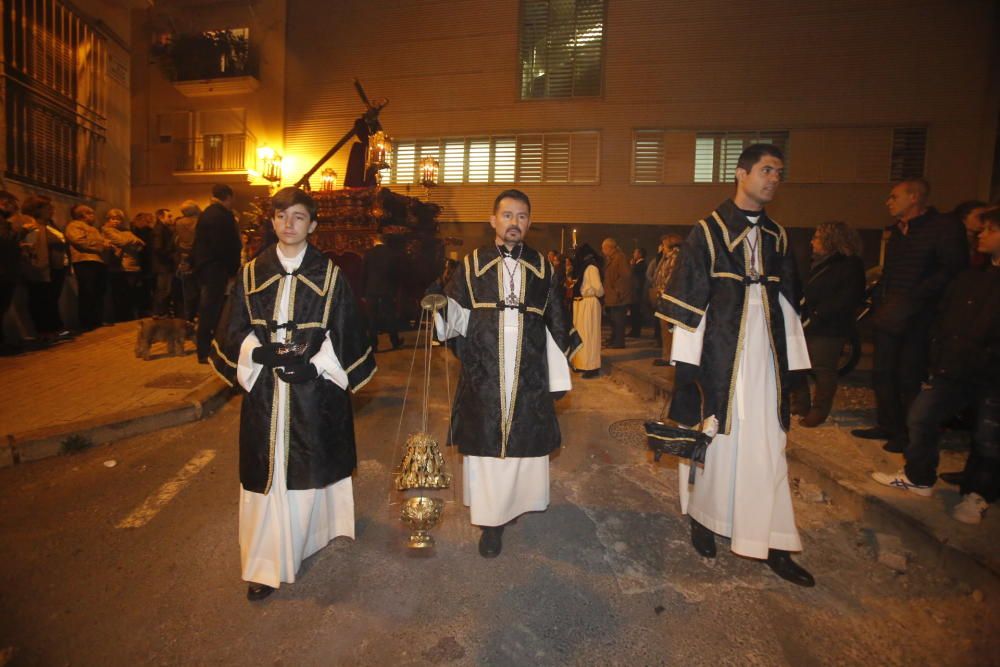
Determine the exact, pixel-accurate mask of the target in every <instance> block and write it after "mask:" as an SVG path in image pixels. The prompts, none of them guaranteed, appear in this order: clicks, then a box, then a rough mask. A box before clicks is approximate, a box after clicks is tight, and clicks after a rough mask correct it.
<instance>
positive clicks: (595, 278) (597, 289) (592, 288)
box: [580, 264, 604, 298]
mask: <svg viewBox="0 0 1000 667" xmlns="http://www.w3.org/2000/svg"><path fill="white" fill-rule="evenodd" d="M580 296H596V297H598V298H600V297H602V296H604V285H602V284H601V272H600V271H599V270H598V269H597V267H596V266H594V265H593V264H591V265H590V266H588V267H587V268H586V269H585V270H584V272H583V284H582V285H580Z"/></svg>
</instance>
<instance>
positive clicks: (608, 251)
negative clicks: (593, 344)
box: [601, 238, 632, 349]
mask: <svg viewBox="0 0 1000 667" xmlns="http://www.w3.org/2000/svg"><path fill="white" fill-rule="evenodd" d="M601 252H602V253H604V257H605V262H604V307H605V308H607V309H608V317H609V319H610V320H611V339H610V340H608V341H607V344H606V345H605V347H608V348H611V349H616V348H618V349H620V348H623V347H625V317H626V315H627V312H626V311H627V310H628V306H629V302H631V301H632V268H631V267H630V266H629V263H628V258H627V257H625V253H623V252H622V251H621V249H620V248H619V247H618V242H617V241H615V240H614V239H612V238H606V239H604V242H603V243H601Z"/></svg>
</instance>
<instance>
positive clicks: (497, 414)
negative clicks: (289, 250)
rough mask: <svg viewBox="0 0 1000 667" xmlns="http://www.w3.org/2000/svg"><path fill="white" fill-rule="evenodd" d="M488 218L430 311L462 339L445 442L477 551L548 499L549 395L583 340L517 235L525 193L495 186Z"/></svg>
mask: <svg viewBox="0 0 1000 667" xmlns="http://www.w3.org/2000/svg"><path fill="white" fill-rule="evenodd" d="M490 225H491V226H492V227H493V229H494V231H495V232H496V237H495V240H494V243H491V244H489V245H486V246H484V247H481V248H477V249H476V250H473V251H472V252H471V253H470V254H469V255H467V256H466V257H465V260H464V261H463V262H462V263H460V264H459V265H458V268H457V269H456V271H455V273H454V275H453V276H452V278H451V280H450V281H449V282H448V284H447V285H446V286H445V288H444V293H445V295H446V296H447V297H448V306H447V308H445V309H443V311H444V312H443V315H444V317H443V318H442V317H441V314H439V315H438V316H437V318H436V325H437V334H438V337H439V338H441V339H442V340H444V339H448V338H453V337H456V336H461V337H463V339H464V340H463V344H462V345H460V346H458V347H457V350H458V355H459V359H460V360H461V362H462V374H461V377H460V379H459V385H458V389H457V390H456V393H455V404H454V407H453V409H452V424H451V435H450V441H451V442H453V443H455V444H457V445H458V449H459V451H460V452H461V453H462V454H463V462H462V468H463V484H462V486H463V495H464V501H465V504H466V505H468V506H469V512H470V516H471V519H472V523H473V524H475V525H477V526H480V527H481V528H482V536H481V538H480V540H479V553H480V555H481V556H483V557H484V558H494V557H496V556H498V555H499V554H500V550H501V548H502V536H503V530H504V526H505V525H507V524H508V523H511V522H513V521H514V520H515V519H516V518H517V517H518V516H519V515H521V514H523V513H525V512H540V511H543V510H545V509H546V508H547V507H548V505H549V454H551V453H552V452H553V451H555V450H556V449H558V448H559V444H560V435H559V422H558V421H557V420H556V414H555V400H554V399H555V398H558V397H559V396H561V395H562V394H564V393H565V392H566V391H567V390H568V389H570V387H571V381H570V372H569V364H568V362H567V360H568V359H569V358H570V357H572V356H573V354H574V353H576V350H577V349H578V348H579V347H580V345H581V344H582V343H581V341H580V337H579V336H578V335H577V333H576V331H575V330H574V329H573V327H572V321H571V319H570V317H569V315H568V314H567V312H566V307H565V304H564V302H563V299H562V298H561V293H562V289H563V286H562V285H561V284H559V283H558V282H557V281H556V279H555V275H556V274H555V271H554V269H553V266H552V263H551V262H549V261H548V260H547V259H546V258H545V257H544V256H543V255H542V254H541V253H539V252H538V251H537V250H535V249H534V248H530V247H528V245H526V244H525V243H524V237H525V236H526V235H527V233H528V228H529V227H530V226H531V202H530V201H529V200H528V196H527V195H525V194H524V193H523V192H521V191H519V190H505V191H504V192H501V193H500V195H499V196H497V198H496V200H495V201H494V203H493V215H492V216H491V217H490Z"/></svg>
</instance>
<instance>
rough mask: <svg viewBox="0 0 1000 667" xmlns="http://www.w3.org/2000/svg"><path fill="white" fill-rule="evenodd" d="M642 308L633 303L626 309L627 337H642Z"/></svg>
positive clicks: (640, 305)
mask: <svg viewBox="0 0 1000 667" xmlns="http://www.w3.org/2000/svg"><path fill="white" fill-rule="evenodd" d="M642 318H643V308H642V304H640V303H633V304H631V305H629V307H628V323H629V332H628V333H629V336H631V337H632V338H638V337H639V336H641V335H642Z"/></svg>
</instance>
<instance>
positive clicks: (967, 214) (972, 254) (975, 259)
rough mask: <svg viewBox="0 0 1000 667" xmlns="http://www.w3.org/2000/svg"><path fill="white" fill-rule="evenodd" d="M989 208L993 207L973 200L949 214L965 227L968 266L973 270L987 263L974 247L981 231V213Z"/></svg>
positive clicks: (985, 258)
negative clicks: (967, 245)
mask: <svg viewBox="0 0 1000 667" xmlns="http://www.w3.org/2000/svg"><path fill="white" fill-rule="evenodd" d="M991 208H993V207H991V206H990V205H989V204H987V203H986V202H984V201H978V200H975V199H973V200H970V201H964V202H962V203H961V204H959V205H958V206H956V207H955V208H954V209H952V211H951V213H950V214H949V215H951V217H953V218H954V219H955V220H957V221H959V222H960V223H962V226H963V227H965V240H966V241H967V242H968V244H969V265H970V266H971V267H972V268H974V269H978V268H981V267H983V266H985V265H986V263H987V259H988V258H987V256H986V255H984V254H983V253H981V252H979V251H978V250H977V249H976V247H977V245H978V243H979V232H981V231H982V229H983V217H982V216H983V213H986V211H988V210H990V209H991Z"/></svg>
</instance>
